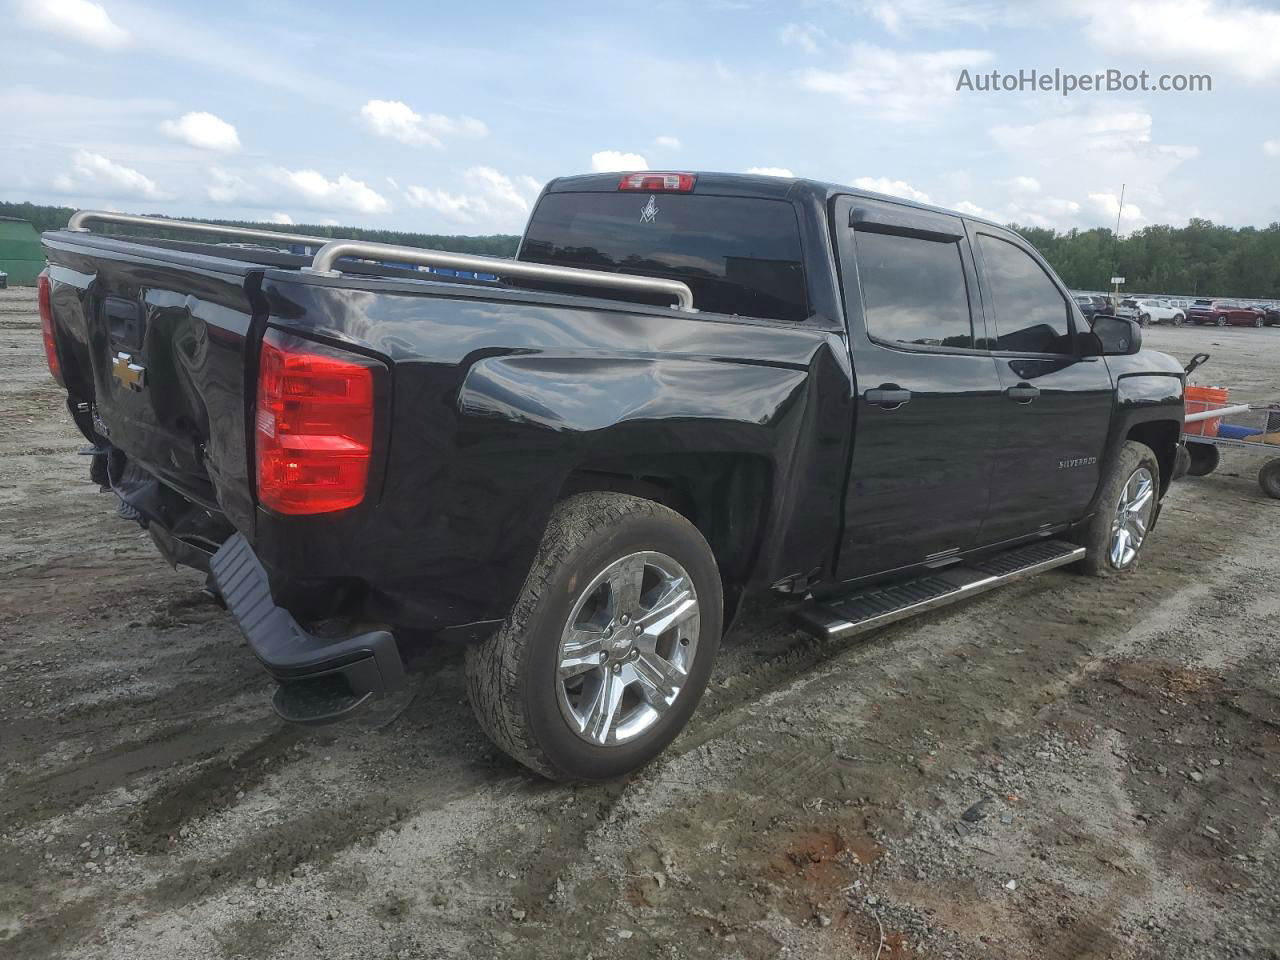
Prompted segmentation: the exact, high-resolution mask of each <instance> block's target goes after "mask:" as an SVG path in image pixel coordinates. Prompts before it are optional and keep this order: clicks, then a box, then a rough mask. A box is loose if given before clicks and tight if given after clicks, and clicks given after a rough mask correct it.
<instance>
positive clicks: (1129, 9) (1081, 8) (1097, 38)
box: [1067, 0, 1280, 80]
mask: <svg viewBox="0 0 1280 960" xmlns="http://www.w3.org/2000/svg"><path fill="white" fill-rule="evenodd" d="M1067 9H1068V10H1069V11H1071V12H1074V13H1075V14H1076V15H1077V16H1080V17H1083V18H1084V20H1085V36H1086V37H1087V38H1088V39H1089V40H1090V41H1091V42H1092V43H1093V44H1094V45H1095V46H1096V47H1098V48H1099V49H1101V50H1105V51H1107V52H1108V53H1113V54H1117V55H1124V56H1125V57H1132V56H1134V55H1135V54H1137V55H1141V54H1143V53H1144V52H1147V53H1149V54H1150V55H1152V56H1153V57H1154V58H1155V59H1158V61H1159V62H1160V63H1161V64H1163V65H1169V64H1179V67H1178V69H1179V70H1185V68H1186V65H1187V64H1206V65H1210V66H1212V67H1213V68H1214V69H1217V70H1222V71H1223V72H1226V73H1234V74H1236V75H1238V76H1241V77H1244V78H1246V79H1248V80H1265V79H1268V78H1271V77H1273V76H1276V75H1277V74H1280V57H1277V56H1276V50H1277V49H1280V11H1276V10H1274V9H1269V8H1267V7H1264V6H1259V5H1256V4H1250V3H1248V2H1240V0H1074V2H1073V3H1072V4H1070V6H1069V7H1068V8H1067Z"/></svg>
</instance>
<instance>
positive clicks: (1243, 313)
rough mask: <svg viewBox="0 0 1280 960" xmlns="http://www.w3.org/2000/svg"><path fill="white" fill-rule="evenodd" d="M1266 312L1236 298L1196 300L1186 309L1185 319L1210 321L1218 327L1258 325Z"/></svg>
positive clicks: (1262, 322) (1193, 321) (1203, 322)
mask: <svg viewBox="0 0 1280 960" xmlns="http://www.w3.org/2000/svg"><path fill="white" fill-rule="evenodd" d="M1265 316H1266V314H1265V313H1264V311H1262V310H1259V309H1258V308H1257V307H1250V306H1248V305H1246V304H1243V303H1240V302H1239V301H1236V300H1205V299H1201V300H1197V301H1196V302H1195V303H1193V304H1192V305H1191V308H1190V309H1189V310H1188V311H1187V319H1188V320H1190V321H1191V322H1192V323H1195V324H1206V323H1212V324H1215V325H1217V326H1219V327H1225V326H1227V325H1231V326H1233V327H1260V326H1262V325H1263V324H1264V323H1265V322H1266V320H1265Z"/></svg>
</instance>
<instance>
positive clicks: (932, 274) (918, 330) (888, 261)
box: [855, 231, 973, 349]
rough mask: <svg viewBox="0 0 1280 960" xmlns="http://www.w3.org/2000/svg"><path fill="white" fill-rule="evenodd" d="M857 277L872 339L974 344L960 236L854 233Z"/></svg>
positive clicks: (937, 344) (914, 343) (933, 344)
mask: <svg viewBox="0 0 1280 960" xmlns="http://www.w3.org/2000/svg"><path fill="white" fill-rule="evenodd" d="M855 237H856V242H857V248H858V279H859V280H860V281H861V284H862V302H863V306H864V308H865V310H866V324H867V333H868V334H869V335H870V336H871V338H872V339H873V340H879V341H881V342H887V343H889V344H900V345H904V346H926V347H952V348H962V349H971V348H972V347H973V320H972V318H971V317H970V315H969V293H968V287H967V286H966V284H965V279H964V261H963V260H962V259H961V257H960V244H959V243H958V242H954V241H952V242H944V241H936V240H925V239H920V238H917V237H909V236H901V235H898V234H892V233H870V232H863V231H858V232H857V233H855Z"/></svg>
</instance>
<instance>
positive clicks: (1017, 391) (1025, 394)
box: [1004, 383, 1040, 403]
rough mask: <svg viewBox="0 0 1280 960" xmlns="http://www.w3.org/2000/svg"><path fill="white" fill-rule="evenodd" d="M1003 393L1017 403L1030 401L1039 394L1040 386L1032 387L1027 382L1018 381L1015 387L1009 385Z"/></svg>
mask: <svg viewBox="0 0 1280 960" xmlns="http://www.w3.org/2000/svg"><path fill="white" fill-rule="evenodd" d="M1004 394H1005V396H1006V397H1008V398H1009V399H1010V400H1017V401H1018V402H1019V403H1030V402H1031V401H1032V400H1034V399H1035V398H1036V397H1038V396H1040V388H1039V387H1033V386H1032V385H1031V384H1029V383H1020V384H1018V385H1017V386H1016V387H1010V388H1009V389H1008V390H1006V391H1005V392H1004Z"/></svg>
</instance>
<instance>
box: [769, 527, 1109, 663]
mask: <svg viewBox="0 0 1280 960" xmlns="http://www.w3.org/2000/svg"><path fill="white" fill-rule="evenodd" d="M1084 554H1085V549H1084V547H1079V546H1076V545H1075V544H1074V543H1066V542H1064V541H1062V540H1041V541H1038V542H1036V543H1030V544H1027V545H1025V546H1021V547H1015V548H1014V549H1012V550H1006V551H1005V552H1003V553H997V554H995V555H994V556H990V557H987V558H986V559H985V560H981V561H978V562H976V563H972V564H967V565H963V566H955V567H950V568H948V569H946V570H940V571H936V572H933V573H929V574H926V575H924V576H921V577H918V578H916V579H913V580H904V581H901V582H899V583H892V584H888V585H884V586H879V587H873V588H871V589H869V590H863V591H860V592H858V593H854V594H850V595H849V596H847V597H836V598H828V599H824V600H811V601H808V602H807V603H805V604H804V605H803V606H801V607H800V608H799V609H798V610H797V611H796V612H795V614H794V615H793V619H794V620H795V622H796V624H797V625H798V626H799V627H800V628H801V629H803V630H807V631H808V632H809V633H812V634H814V635H815V636H819V637H829V638H832V639H835V638H842V637H852V636H856V635H857V634H859V633H866V632H867V631H868V630H875V629H876V628H877V627H883V626H887V625H888V624H890V623H896V622H897V621H899V620H905V619H906V618H907V617H913V616H915V615H916V614H918V613H924V612H925V611H926V610H933V609H935V608H937V607H944V606H946V605H947V604H949V603H956V602H957V601H960V600H964V599H967V598H968V597H974V596H977V595H978V594H980V593H986V592H987V591H988V590H992V589H994V588H996V587H999V586H1003V585H1004V584H1006V583H1012V582H1013V581H1015V580H1022V579H1024V578H1025V577H1033V576H1035V575H1036V574H1037V573H1043V572H1044V571H1046V570H1052V569H1053V568H1054V567H1061V566H1065V565H1066V564H1068V563H1075V562H1076V561H1077V560H1080V559H1082V558H1083V557H1084Z"/></svg>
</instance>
